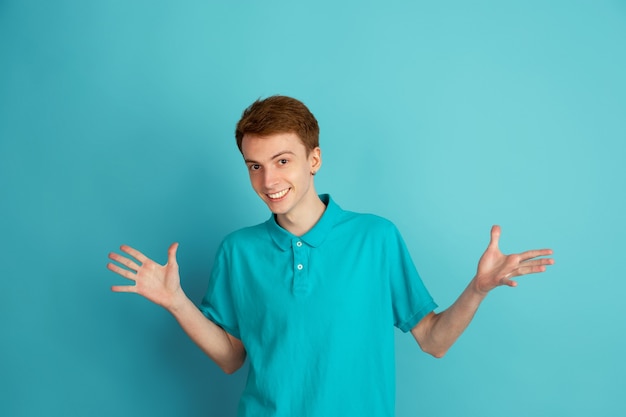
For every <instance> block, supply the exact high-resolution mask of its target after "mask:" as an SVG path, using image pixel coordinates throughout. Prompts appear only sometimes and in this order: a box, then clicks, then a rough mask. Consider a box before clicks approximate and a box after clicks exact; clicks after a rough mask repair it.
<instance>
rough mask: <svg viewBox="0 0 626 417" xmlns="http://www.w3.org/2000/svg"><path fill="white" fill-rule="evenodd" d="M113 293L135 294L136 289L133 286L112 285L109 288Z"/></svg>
mask: <svg viewBox="0 0 626 417" xmlns="http://www.w3.org/2000/svg"><path fill="white" fill-rule="evenodd" d="M111 291H113V292H137V287H135V286H134V285H114V286H112V287H111Z"/></svg>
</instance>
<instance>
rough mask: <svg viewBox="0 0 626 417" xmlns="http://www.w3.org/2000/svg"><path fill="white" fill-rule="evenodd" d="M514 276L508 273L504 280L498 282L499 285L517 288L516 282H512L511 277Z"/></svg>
mask: <svg viewBox="0 0 626 417" xmlns="http://www.w3.org/2000/svg"><path fill="white" fill-rule="evenodd" d="M513 276H515V274H514V273H508V274H506V276H505V277H504V278H502V279H501V280H500V285H506V286H508V287H517V281H513V280H512V279H511V277H513Z"/></svg>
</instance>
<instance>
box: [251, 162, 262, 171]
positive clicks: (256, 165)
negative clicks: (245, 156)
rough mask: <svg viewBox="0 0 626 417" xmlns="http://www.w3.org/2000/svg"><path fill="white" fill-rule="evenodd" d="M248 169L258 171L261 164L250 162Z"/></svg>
mask: <svg viewBox="0 0 626 417" xmlns="http://www.w3.org/2000/svg"><path fill="white" fill-rule="evenodd" d="M248 169H249V170H250V171H258V170H259V169H261V165H259V164H250V165H249V166H248Z"/></svg>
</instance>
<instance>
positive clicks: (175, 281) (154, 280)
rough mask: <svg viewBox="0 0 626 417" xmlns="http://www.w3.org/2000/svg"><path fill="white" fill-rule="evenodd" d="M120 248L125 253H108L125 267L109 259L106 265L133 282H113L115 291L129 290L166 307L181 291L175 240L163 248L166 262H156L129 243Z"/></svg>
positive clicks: (112, 288)
mask: <svg viewBox="0 0 626 417" xmlns="http://www.w3.org/2000/svg"><path fill="white" fill-rule="evenodd" d="M120 249H121V251H122V252H124V253H125V254H127V255H128V256H124V255H120V254H117V253H110V254H109V258H110V259H111V260H113V261H115V262H117V263H119V264H121V265H123V266H124V267H126V268H122V267H120V266H119V265H117V264H115V263H112V262H109V263H108V264H107V268H108V269H110V270H111V271H113V272H115V273H116V274H119V275H121V276H122V277H124V278H126V279H129V280H131V281H134V282H135V285H116V286H113V287H111V290H112V291H115V292H133V293H137V294H139V295H142V296H144V297H145V298H147V299H148V300H150V301H152V302H154V303H156V304H159V305H161V306H163V307H165V308H169V307H170V306H171V305H172V303H173V301H174V299H175V297H176V296H177V295H179V294H180V293H181V292H182V290H181V287H180V275H179V273H178V263H177V262H176V250H177V249H178V243H173V244H172V245H171V246H170V247H169V249H168V251H167V258H168V259H167V263H166V264H165V265H160V264H158V263H156V262H154V261H153V260H152V259H150V258H148V257H147V256H145V255H144V254H143V253H141V252H139V251H138V250H136V249H133V248H131V247H130V246H126V245H122V246H121V247H120Z"/></svg>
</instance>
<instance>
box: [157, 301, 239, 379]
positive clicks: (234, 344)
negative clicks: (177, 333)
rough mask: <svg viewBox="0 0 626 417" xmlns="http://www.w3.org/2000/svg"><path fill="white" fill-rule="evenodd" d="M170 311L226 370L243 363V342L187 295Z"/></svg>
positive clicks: (169, 309) (228, 370)
mask: <svg viewBox="0 0 626 417" xmlns="http://www.w3.org/2000/svg"><path fill="white" fill-rule="evenodd" d="M168 311H169V312H170V313H172V315H173V316H174V318H176V320H177V321H178V323H179V324H180V326H181V327H182V328H183V330H184V331H185V333H187V335H188V336H189V337H190V338H191V340H193V342H194V343H195V344H197V345H198V346H199V347H200V349H202V351H203V352H204V353H206V354H207V355H208V356H209V357H210V358H211V359H212V360H213V361H214V362H215V363H216V364H217V365H218V366H219V367H220V368H221V369H222V370H223V371H224V372H226V373H228V374H231V373H233V372H235V371H236V370H237V369H239V368H240V367H241V366H242V365H243V362H244V360H245V358H246V351H245V349H244V347H243V345H242V344H241V342H240V341H239V340H237V339H235V338H233V337H232V336H230V335H229V334H228V333H227V332H226V331H225V330H224V329H222V328H221V327H220V326H218V325H216V324H215V323H213V322H212V321H211V320H209V319H207V318H206V317H205V316H204V315H203V314H202V312H201V311H200V310H199V309H198V308H197V307H196V305H195V304H194V303H193V302H192V301H191V300H190V299H189V298H188V297H187V296H186V295H183V294H181V295H180V296H179V298H178V300H177V302H176V303H175V304H173V306H171V307H169V308H168Z"/></svg>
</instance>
